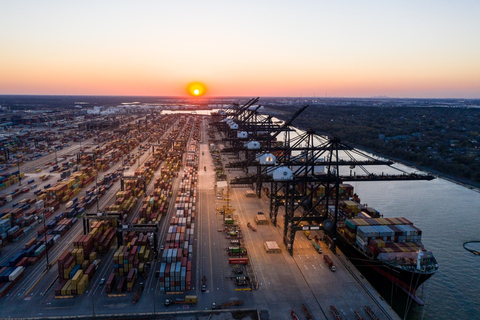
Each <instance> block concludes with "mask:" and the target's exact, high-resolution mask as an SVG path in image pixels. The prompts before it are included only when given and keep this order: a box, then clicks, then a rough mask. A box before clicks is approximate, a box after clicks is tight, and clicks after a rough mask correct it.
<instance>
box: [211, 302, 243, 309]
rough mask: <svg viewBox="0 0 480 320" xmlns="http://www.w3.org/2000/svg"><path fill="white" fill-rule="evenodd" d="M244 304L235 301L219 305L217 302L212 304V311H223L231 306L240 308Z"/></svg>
mask: <svg viewBox="0 0 480 320" xmlns="http://www.w3.org/2000/svg"><path fill="white" fill-rule="evenodd" d="M242 304H243V300H233V301H228V302H224V303H222V304H217V303H216V302H214V303H212V309H222V308H226V307H230V306H240V305H242Z"/></svg>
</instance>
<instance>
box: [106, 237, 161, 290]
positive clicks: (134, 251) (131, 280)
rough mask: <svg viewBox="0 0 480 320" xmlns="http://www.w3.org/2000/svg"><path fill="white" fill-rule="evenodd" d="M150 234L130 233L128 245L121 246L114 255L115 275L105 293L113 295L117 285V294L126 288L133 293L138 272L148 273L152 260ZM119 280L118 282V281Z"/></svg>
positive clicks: (111, 275)
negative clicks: (148, 265) (147, 269)
mask: <svg viewBox="0 0 480 320" xmlns="http://www.w3.org/2000/svg"><path fill="white" fill-rule="evenodd" d="M150 237H151V235H150V234H145V235H144V234H140V235H138V236H137V235H136V233H135V232H130V233H129V234H128V235H127V238H129V239H130V241H128V242H127V245H125V246H120V248H118V249H117V251H116V252H115V254H114V255H113V273H112V274H110V276H109V277H108V279H107V282H106V287H105V292H106V293H112V291H113V289H114V287H115V285H116V290H117V293H122V292H123V290H124V289H125V287H126V288H127V292H132V291H133V287H134V285H135V280H136V278H137V274H138V272H140V273H141V274H142V273H143V272H145V271H146V266H147V263H148V262H149V261H150V260H151V259H152V256H153V254H152V250H150ZM117 278H118V282H117V281H116V280H117Z"/></svg>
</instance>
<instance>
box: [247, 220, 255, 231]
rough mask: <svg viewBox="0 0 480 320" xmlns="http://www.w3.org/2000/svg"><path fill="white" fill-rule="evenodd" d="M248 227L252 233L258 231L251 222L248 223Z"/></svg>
mask: <svg viewBox="0 0 480 320" xmlns="http://www.w3.org/2000/svg"><path fill="white" fill-rule="evenodd" d="M247 227H249V228H250V229H251V230H252V231H257V229H255V227H254V226H252V225H251V224H250V222H247Z"/></svg>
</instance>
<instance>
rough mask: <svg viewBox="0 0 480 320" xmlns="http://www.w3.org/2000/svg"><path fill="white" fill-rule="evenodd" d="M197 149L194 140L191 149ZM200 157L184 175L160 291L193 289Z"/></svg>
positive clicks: (187, 166) (169, 236)
mask: <svg viewBox="0 0 480 320" xmlns="http://www.w3.org/2000/svg"><path fill="white" fill-rule="evenodd" d="M193 148H195V151H196V148H197V143H196V141H195V140H194V141H193V142H192V143H191V144H190V146H189V150H191V149H193ZM197 169H198V157H196V158H195V163H191V164H189V165H186V166H185V168H184V171H183V173H182V177H181V182H180V186H179V190H178V193H177V197H176V198H175V207H174V209H175V211H174V213H175V214H174V216H173V217H172V219H171V220H170V225H169V228H168V232H167V238H166V243H165V249H164V251H163V253H162V258H161V259H162V263H161V265H160V274H159V277H160V282H159V283H160V290H161V291H162V292H180V291H188V290H190V289H191V281H192V256H193V243H194V231H195V224H194V220H195V211H196V189H197Z"/></svg>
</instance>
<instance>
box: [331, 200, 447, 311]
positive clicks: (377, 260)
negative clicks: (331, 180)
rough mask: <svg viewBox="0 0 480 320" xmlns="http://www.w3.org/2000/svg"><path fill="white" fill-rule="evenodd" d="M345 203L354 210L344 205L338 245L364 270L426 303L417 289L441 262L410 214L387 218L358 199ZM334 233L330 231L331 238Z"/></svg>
mask: <svg viewBox="0 0 480 320" xmlns="http://www.w3.org/2000/svg"><path fill="white" fill-rule="evenodd" d="M342 205H343V206H344V208H345V209H346V210H345V211H350V212H349V213H345V212H343V211H342V209H340V212H341V214H340V216H342V217H344V218H343V219H342V218H340V219H339V220H338V222H337V235H336V237H337V245H338V246H339V248H340V249H341V250H342V252H343V253H344V254H345V255H346V256H347V257H349V258H350V260H351V262H352V263H354V264H355V265H356V266H357V268H359V270H361V271H362V272H368V273H370V274H372V275H374V277H375V278H378V275H380V276H382V277H384V278H385V279H387V280H388V282H389V283H391V284H394V285H396V286H398V287H399V288H401V289H402V290H403V291H405V293H407V294H408V295H409V296H410V297H411V298H412V299H413V300H414V301H415V302H416V303H418V304H419V305H423V302H422V301H421V300H420V299H419V298H418V297H417V296H416V290H417V288H418V287H420V285H421V284H422V283H424V282H425V281H426V280H428V279H429V278H430V277H431V276H432V275H433V274H434V273H435V272H436V271H437V269H438V263H437V260H436V259H435V257H434V256H433V253H432V252H431V251H427V250H426V249H425V248H424V246H423V244H422V242H421V237H422V231H421V230H420V229H418V228H417V227H415V226H414V225H413V223H412V222H411V221H409V220H408V219H406V218H383V217H381V215H380V214H379V213H378V212H377V211H376V210H374V209H372V208H367V207H365V206H362V205H360V204H359V203H356V202H354V201H344V202H343V203H342ZM348 207H349V208H348ZM362 209H368V210H365V211H360V210H362ZM355 211H358V212H355ZM347 217H349V218H347ZM331 236H332V233H331V232H330V233H327V242H328V241H331ZM382 283H383V282H382Z"/></svg>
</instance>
